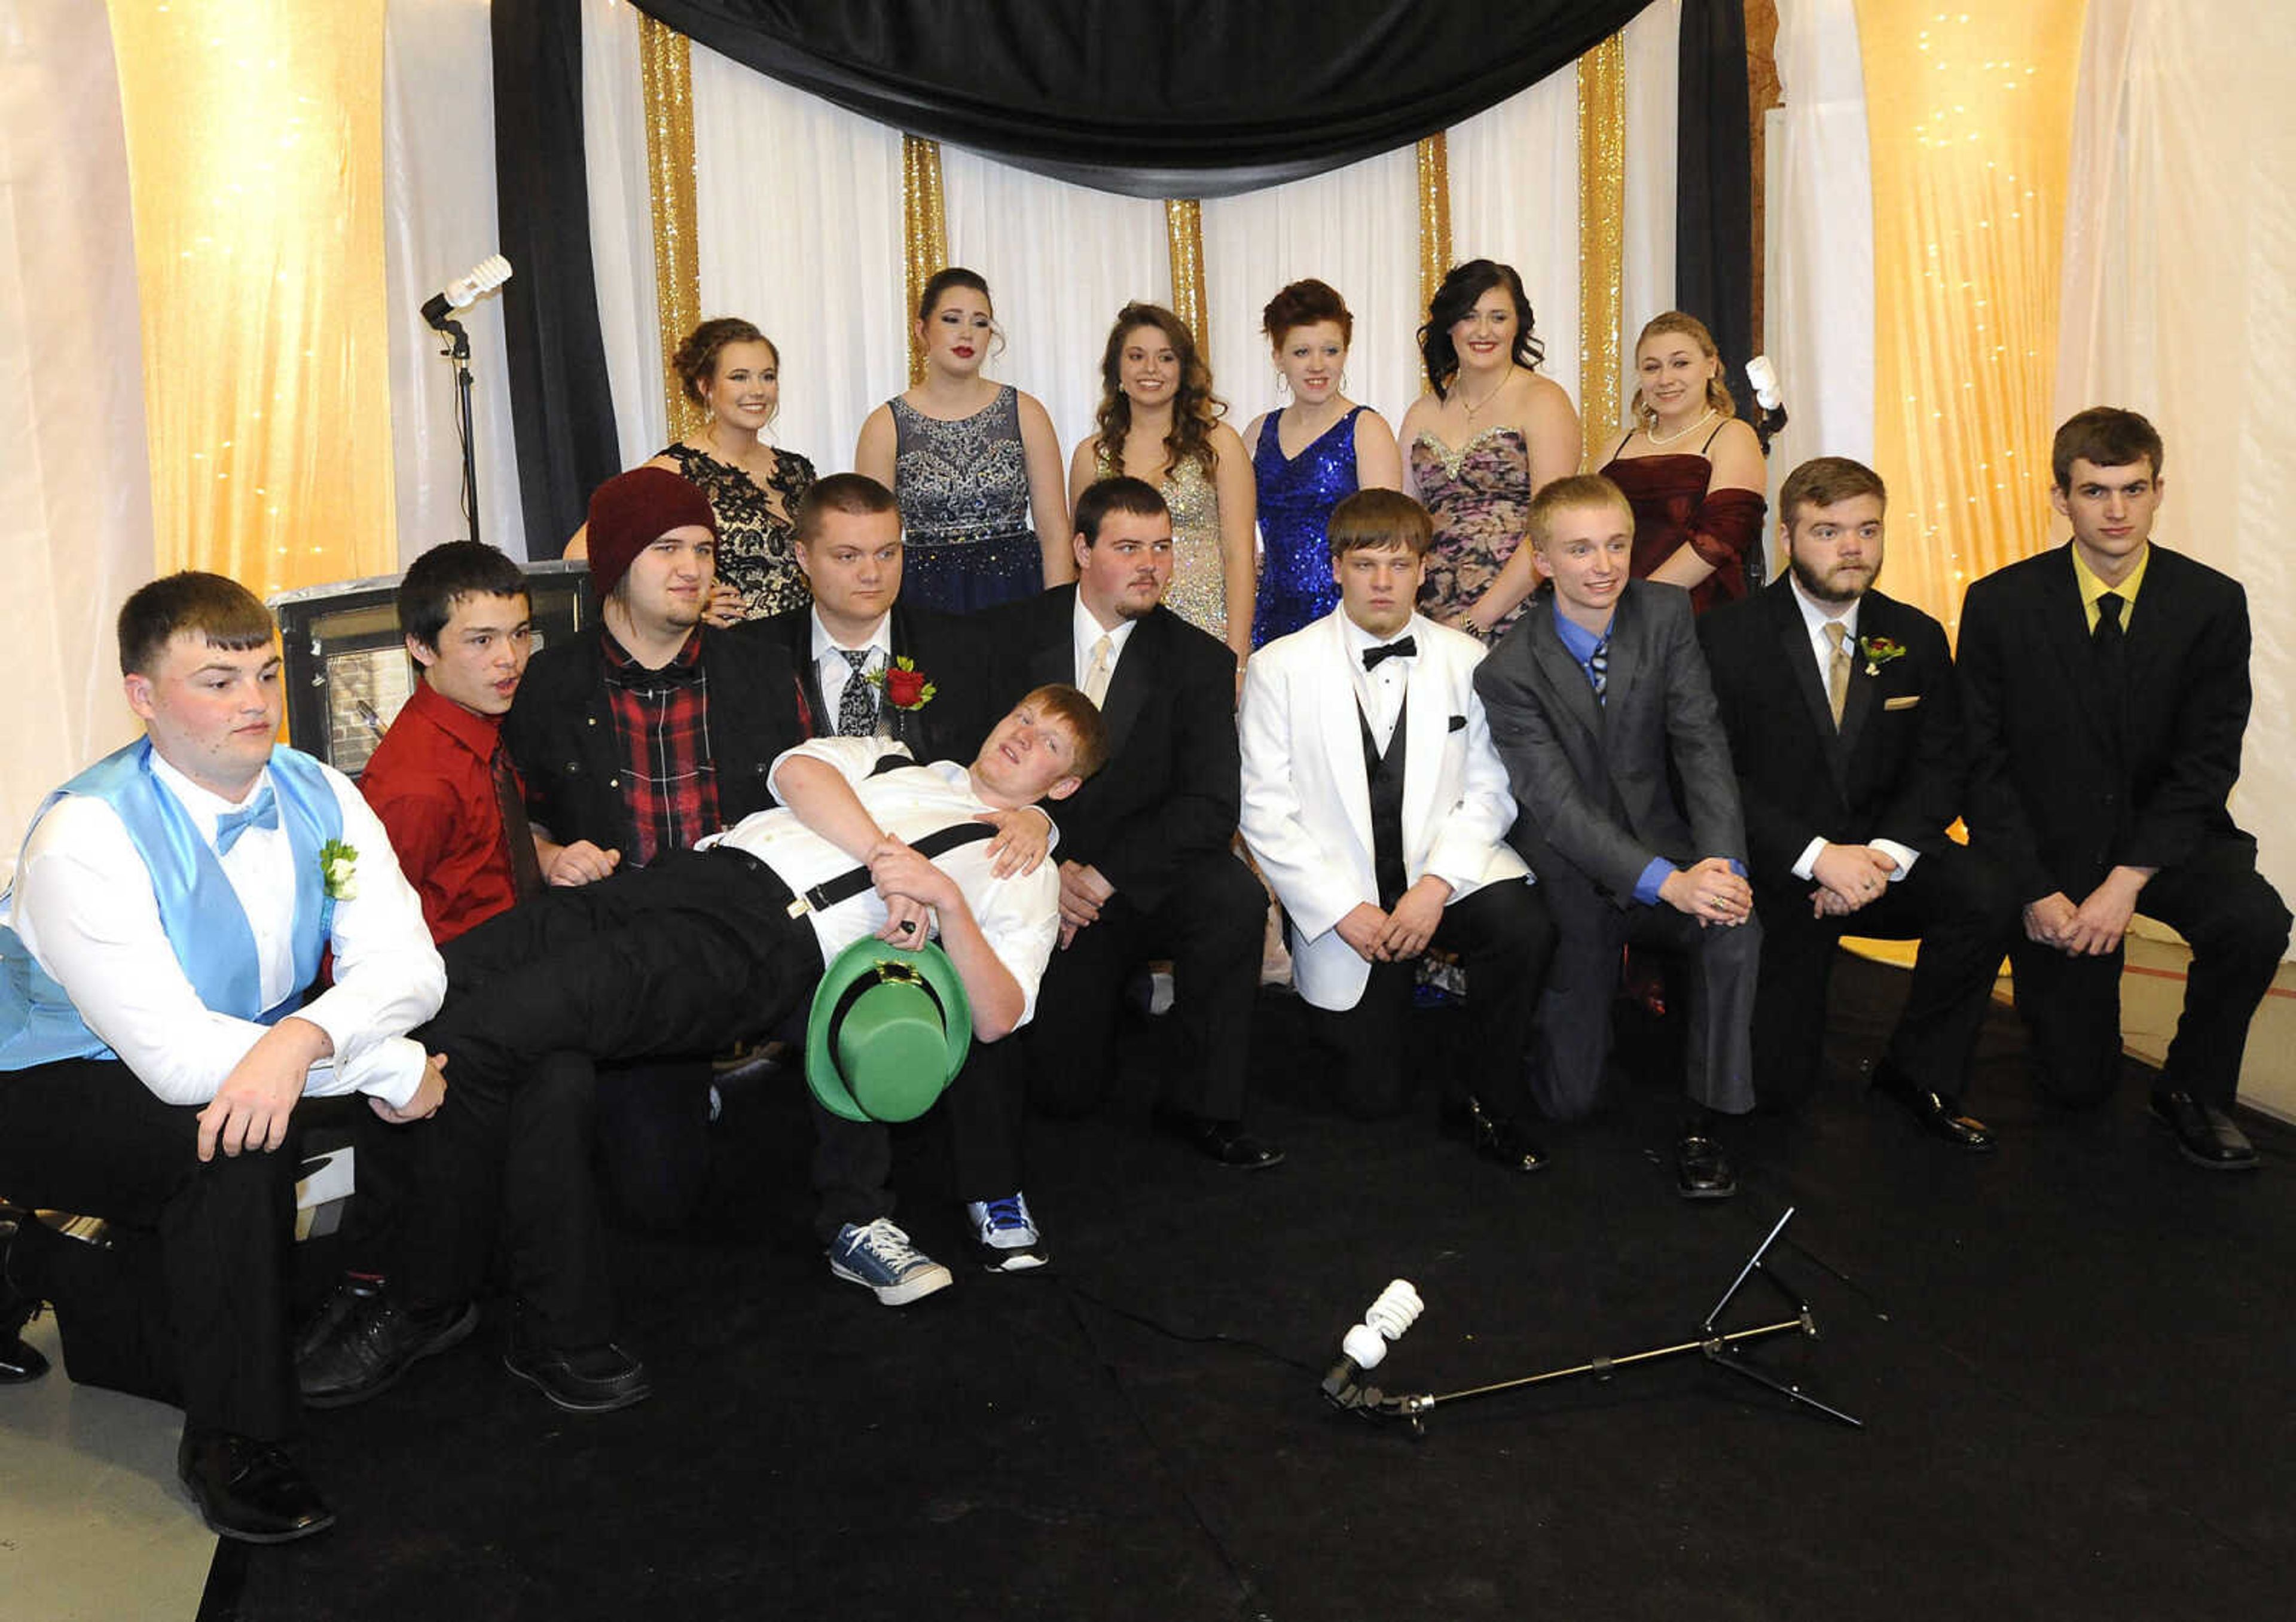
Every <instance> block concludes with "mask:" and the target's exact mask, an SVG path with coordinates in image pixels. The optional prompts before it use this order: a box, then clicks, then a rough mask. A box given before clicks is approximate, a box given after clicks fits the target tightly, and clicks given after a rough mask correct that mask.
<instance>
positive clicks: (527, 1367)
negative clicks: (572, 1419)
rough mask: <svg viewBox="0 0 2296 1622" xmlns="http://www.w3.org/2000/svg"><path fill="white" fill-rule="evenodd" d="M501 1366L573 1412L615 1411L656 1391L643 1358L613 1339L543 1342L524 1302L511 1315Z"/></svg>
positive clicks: (640, 1401)
mask: <svg viewBox="0 0 2296 1622" xmlns="http://www.w3.org/2000/svg"><path fill="white" fill-rule="evenodd" d="M503 1367H504V1368H505V1369H508V1370H509V1371H511V1372H512V1374H515V1375H517V1376H518V1377H519V1379H522V1380H525V1381H526V1382H527V1383H528V1384H529V1385H531V1386H533V1387H535V1388H536V1389H537V1390H538V1391H540V1392H541V1393H542V1395H543V1396H546V1397H548V1398H549V1399H550V1400H551V1401H552V1402H553V1403H555V1404H558V1406H560V1407H561V1408H563V1409H565V1410H566V1411H567V1412H569V1413H611V1412H613V1411H614V1410H615V1409H617V1408H627V1407H629V1406H630V1405H631V1404H634V1403H642V1402H644V1401H645V1399H646V1398H648V1397H650V1396H652V1395H653V1380H652V1379H651V1378H650V1377H649V1376H648V1375H647V1373H646V1369H645V1364H644V1363H640V1362H639V1361H638V1360H637V1359H636V1358H635V1357H633V1356H631V1355H630V1354H628V1353H627V1352H625V1351H623V1350H622V1348H621V1347H619V1346H616V1345H615V1344H614V1343H613V1342H612V1341H611V1340H609V1341H606V1342H603V1344H601V1345H598V1346H545V1345H543V1344H542V1341H541V1336H540V1333H539V1328H538V1326H537V1323H536V1321H535V1319H534V1316H533V1314H532V1313H529V1311H527V1310H526V1309H525V1308H524V1307H521V1308H520V1309H519V1313H518V1315H517V1317H516V1318H514V1319H513V1320H512V1323H511V1335H510V1347H509V1349H508V1350H507V1351H505V1352H504V1354H503Z"/></svg>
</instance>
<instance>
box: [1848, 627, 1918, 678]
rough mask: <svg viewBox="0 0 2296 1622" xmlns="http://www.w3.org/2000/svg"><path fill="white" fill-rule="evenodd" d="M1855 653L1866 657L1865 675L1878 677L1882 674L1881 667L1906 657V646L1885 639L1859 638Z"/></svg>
mask: <svg viewBox="0 0 2296 1622" xmlns="http://www.w3.org/2000/svg"><path fill="white" fill-rule="evenodd" d="M1857 651H1858V652H1859V653H1861V654H1863V655H1866V674H1867V675H1868V676H1878V675H1880V674H1881V673H1882V666H1883V665H1885V664H1887V663H1890V660H1892V659H1902V658H1904V657H1905V656H1906V645H1905V644H1904V643H1902V642H1892V641H1891V640H1890V638H1887V637H1860V638H1857Z"/></svg>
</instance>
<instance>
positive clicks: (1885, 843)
mask: <svg viewBox="0 0 2296 1622" xmlns="http://www.w3.org/2000/svg"><path fill="white" fill-rule="evenodd" d="M1786 578H1787V579H1788V580H1792V584H1793V598H1794V606H1796V607H1797V608H1799V609H1800V610H1801V622H1802V624H1803V626H1804V627H1805V628H1806V629H1807V630H1808V633H1809V648H1810V656H1811V657H1812V658H1814V659H1816V661H1817V690H1818V691H1819V692H1821V693H1823V692H1825V691H1827V690H1828V686H1829V684H1830V683H1831V682H1832V681H1833V636H1832V634H1831V633H1830V632H1828V631H1827V630H1826V629H1825V628H1826V627H1827V626H1828V625H1830V624H1832V623H1833V622H1835V621H1837V620H1838V621H1840V622H1841V630H1842V635H1843V642H1842V646H1845V647H1847V648H1848V649H1849V658H1850V662H1851V663H1853V664H1854V663H1857V658H1858V653H1857V604H1856V603H1854V602H1853V603H1851V604H1850V605H1849V606H1848V607H1847V608H1844V609H1842V610H1841V613H1833V612H1831V611H1832V610H1833V609H1834V608H1836V607H1839V606H1840V605H1838V604H1833V603H1820V602H1818V601H1816V599H1815V598H1813V597H1811V596H1810V595H1809V593H1808V592H1807V591H1804V590H1803V589H1801V581H1800V580H1795V579H1794V578H1793V576H1792V575H1791V574H1790V575H1788V576H1787V577H1786ZM1825 843H1826V842H1825V840H1824V839H1813V840H1811V841H1810V842H1809V843H1808V844H1807V845H1805V846H1803V847H1802V852H1801V859H1800V860H1799V861H1797V862H1795V863H1794V865H1793V876H1794V877H1796V878H1805V879H1808V878H1815V877H1816V871H1817V858H1818V855H1819V853H1820V852H1823V851H1824V850H1825ZM1866 844H1870V845H1872V846H1873V847H1874V849H1875V850H1877V851H1879V852H1882V854H1883V855H1884V856H1887V857H1889V858H1890V860H1892V861H1895V862H1896V863H1897V864H1898V870H1897V871H1896V872H1894V873H1892V874H1890V883H1891V884H1893V885H1894V884H1896V883H1897V882H1898V880H1899V879H1901V878H1903V877H1905V876H1906V875H1907V874H1908V873H1910V872H1912V871H1913V870H1914V863H1915V862H1916V861H1918V860H1921V852H1919V851H1916V850H1914V849H1912V848H1911V847H1910V846H1907V845H1902V844H1898V842H1897V841H1896V840H1894V839H1869V840H1867V841H1866Z"/></svg>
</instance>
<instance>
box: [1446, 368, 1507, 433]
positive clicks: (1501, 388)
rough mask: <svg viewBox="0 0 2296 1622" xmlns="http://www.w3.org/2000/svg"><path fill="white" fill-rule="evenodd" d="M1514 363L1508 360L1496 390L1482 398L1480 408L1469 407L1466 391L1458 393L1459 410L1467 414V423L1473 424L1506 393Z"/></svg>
mask: <svg viewBox="0 0 2296 1622" xmlns="http://www.w3.org/2000/svg"><path fill="white" fill-rule="evenodd" d="M1514 369H1515V368H1514V362H1513V360H1512V359H1510V360H1509V361H1508V362H1507V369H1506V375H1505V376H1504V377H1502V378H1500V379H1499V383H1498V387H1497V388H1496V389H1493V390H1492V391H1490V392H1489V393H1488V394H1486V395H1484V396H1483V403H1482V404H1481V405H1480V406H1471V405H1469V404H1468V403H1467V391H1465V390H1464V389H1462V390H1460V391H1459V409H1461V410H1462V411H1464V412H1465V413H1466V414H1467V420H1468V421H1469V422H1471V423H1472V422H1473V421H1474V420H1475V417H1476V416H1477V415H1478V414H1479V413H1480V412H1482V411H1483V410H1485V409H1487V408H1488V407H1489V405H1490V403H1491V402H1492V401H1493V400H1495V399H1497V398H1498V397H1499V396H1500V395H1501V394H1503V393H1505V391H1506V386H1507V384H1509V383H1513V381H1514Z"/></svg>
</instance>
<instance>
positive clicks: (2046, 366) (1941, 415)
mask: <svg viewBox="0 0 2296 1622" xmlns="http://www.w3.org/2000/svg"><path fill="white" fill-rule="evenodd" d="M2083 11H2084V0H2029V4H2023V5H1995V6H1972V7H1970V8H1968V9H1967V10H1964V11H1947V12H1936V11H1932V10H1931V9H1930V8H1928V7H1926V6H1923V7H1911V6H1905V5H1898V4H1889V3H1888V0H1858V4H1857V32H1858V38H1859V48H1860V50H1861V52H1862V54H1864V57H1865V60H1866V120H1867V125H1868V132H1867V133H1868V136H1869V139H1870V141H1871V144H1872V150H1873V168H1874V460H1875V463H1876V471H1878V472H1879V473H1881V474H1882V478H1883V479H1884V480H1885V481H1886V482H1888V484H1889V486H1890V563H1889V570H1888V574H1887V577H1886V580H1885V581H1884V583H1885V585H1886V586H1887V588H1888V589H1889V590H1890V593H1891V594H1892V595H1894V596H1897V597H1902V598H1903V599H1905V600H1906V601H1907V602H1910V603H1913V604H1915V605H1918V606H1920V607H1921V608H1923V609H1925V610H1927V611H1928V612H1929V613H1933V614H1935V615H1936V616H1937V617H1938V618H1939V619H1940V620H1942V621H1944V622H1945V624H1946V626H1947V628H1948V630H1952V629H1953V628H1954V627H1955V626H1956V624H1957V622H1959V619H1960V616H1961V597H1962V591H1963V589H1964V587H1965V586H1966V585H1967V583H1968V582H1969V581H1971V580H1976V579H1977V578H1979V577H1980V575H1984V574H1987V573H1989V572H1992V571H1993V570H1995V569H1997V568H1999V567H2000V566H2001V565H2002V564H2007V563H2013V562H2014V561H2015V560H2016V559H2018V558H2020V557H2023V556H2029V555H2030V554H2032V553H2034V552H2036V551H2038V550H2040V549H2041V548H2043V547H2045V546H2046V545H2047V544H2048V533H2049V531H2048V523H2049V508H2048V498H2047V486H2048V482H2049V475H2048V455H2049V440H2050V436H2051V434H2052V433H2053V432H2054V429H2055V424H2054V423H2053V422H2052V421H2051V420H2050V418H2051V415H2052V412H2053V409H2054V406H2053V399H2052V394H2053V391H2054V383H2055V373H2056V354H2057V318H2058V288H2057V274H2058V268H2059V264H2060V241H2059V234H2060V232H2061V230H2062V225H2063V220H2064V212H2065V185H2066V173H2067V169H2068V167H2069V165H2070V163H2071V151H2072V107H2073V86H2074V79H2075V76H2076V71H2077V70H2078V67H2079V52H2078V51H2077V50H2074V49H2073V48H2072V42H2076V41H2078V40H2079V38H2080V37H2081V23H2082V15H2083Z"/></svg>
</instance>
